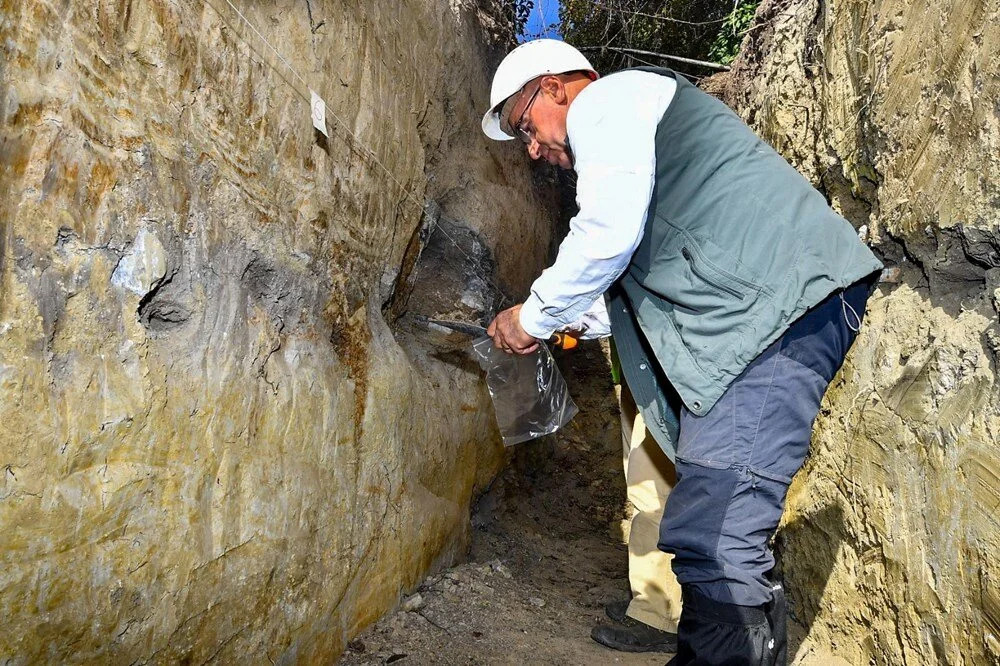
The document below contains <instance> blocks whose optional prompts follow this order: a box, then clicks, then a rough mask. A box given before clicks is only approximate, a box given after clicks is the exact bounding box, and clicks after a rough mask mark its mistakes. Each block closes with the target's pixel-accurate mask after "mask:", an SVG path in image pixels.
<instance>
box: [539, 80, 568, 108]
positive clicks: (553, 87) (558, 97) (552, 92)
mask: <svg viewBox="0 0 1000 666" xmlns="http://www.w3.org/2000/svg"><path fill="white" fill-rule="evenodd" d="M539 85H540V86H541V88H542V92H544V93H545V94H546V95H548V96H549V97H551V98H552V101H553V102H555V103H556V104H563V103H565V102H566V99H567V97H566V84H565V83H563V80H562V79H561V78H559V77H558V76H556V75H554V74H552V75H549V76H546V77H545V78H543V79H542V81H541V83H540V84H539Z"/></svg>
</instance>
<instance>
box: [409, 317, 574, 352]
mask: <svg viewBox="0 0 1000 666" xmlns="http://www.w3.org/2000/svg"><path fill="white" fill-rule="evenodd" d="M414 319H415V320H416V321H418V322H420V323H421V324H423V325H425V326H427V325H429V324H433V325H435V326H442V327H444V328H447V329H449V330H452V331H455V332H456V333H463V334H465V335H468V336H471V337H473V338H481V337H483V336H485V335H488V334H487V333H486V329H485V328H483V327H482V326H479V325H478V324H472V323H469V322H466V321H453V320H451V319H433V318H431V317H425V316H424V315H415V316H414ZM548 343H549V344H550V345H552V346H553V347H558V348H559V349H573V348H574V347H576V346H577V345H578V344H579V343H580V341H579V340H578V339H577V338H574V337H573V336H572V335H570V334H568V333H554V334H553V335H552V337H551V338H549V339H548Z"/></svg>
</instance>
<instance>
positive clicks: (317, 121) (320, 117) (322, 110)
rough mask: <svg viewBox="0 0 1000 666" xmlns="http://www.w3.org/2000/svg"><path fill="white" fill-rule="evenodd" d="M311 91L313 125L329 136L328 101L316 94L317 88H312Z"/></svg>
mask: <svg viewBox="0 0 1000 666" xmlns="http://www.w3.org/2000/svg"><path fill="white" fill-rule="evenodd" d="M309 92H310V93H311V94H312V119H313V127H315V128H316V129H318V130H319V131H320V132H322V133H323V136H325V137H329V136H330V135H329V134H327V131H326V102H324V101H323V98H322V97H320V96H319V95H317V94H316V91H315V90H312V89H310V90H309Z"/></svg>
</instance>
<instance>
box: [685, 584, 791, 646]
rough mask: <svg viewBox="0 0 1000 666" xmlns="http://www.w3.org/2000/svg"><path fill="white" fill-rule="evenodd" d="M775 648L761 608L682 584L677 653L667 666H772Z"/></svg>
mask: <svg viewBox="0 0 1000 666" xmlns="http://www.w3.org/2000/svg"><path fill="white" fill-rule="evenodd" d="M783 599H784V597H782V600H783ZM782 608H783V606H782ZM775 648H777V645H776V642H775V640H774V637H773V635H772V634H771V627H770V624H769V623H768V618H767V615H766V614H765V612H764V607H754V606H739V605H737V604H726V603H722V602H719V601H715V600H713V599H709V598H708V597H706V596H704V595H701V594H699V593H698V592H695V591H694V590H693V589H691V588H690V587H689V586H686V585H685V586H684V588H683V595H682V602H681V621H680V627H679V628H678V630H677V655H676V656H675V657H674V658H673V659H671V660H670V662H669V663H668V665H667V666H723V665H724V666H773V665H774V664H775V663H776V662H775V661H774V659H775V656H776V654H775Z"/></svg>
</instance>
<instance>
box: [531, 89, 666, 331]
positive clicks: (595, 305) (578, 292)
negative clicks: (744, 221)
mask: <svg viewBox="0 0 1000 666" xmlns="http://www.w3.org/2000/svg"><path fill="white" fill-rule="evenodd" d="M676 88H677V84H676V83H675V81H674V80H673V79H672V78H669V77H666V76H661V75H659V74H653V73H651V72H639V71H627V72H621V73H619V74H615V75H614V76H609V77H608V78H604V79H598V80H597V81H594V82H593V83H591V84H590V85H588V86H587V87H586V88H584V89H583V90H582V91H581V92H580V94H579V95H577V97H576V99H574V100H573V103H572V105H571V106H570V108H569V113H568V115H567V117H566V129H567V134H568V141H569V144H570V146H571V147H572V150H573V156H574V163H573V169H574V170H575V171H576V173H577V181H576V193H577V194H576V203H577V205H578V206H579V208H580V212H579V213H577V215H576V216H575V217H574V218H573V219H572V220H570V223H569V227H570V228H569V233H568V234H567V235H566V238H565V239H564V240H563V242H562V244H560V246H559V253H558V255H557V256H556V260H555V263H553V264H552V266H550V267H549V268H547V269H546V270H545V271H543V272H542V274H541V275H540V276H539V277H538V279H537V280H535V282H534V283H533V284H532V285H531V295H530V296H529V297H528V298H527V300H526V301H525V302H524V305H523V306H522V308H521V315H520V320H521V326H522V327H523V328H524V330H525V331H526V332H527V333H528V334H529V335H532V336H534V337H536V338H539V339H541V340H545V339H547V338H548V337H550V336H551V335H552V333H553V332H555V331H558V330H562V329H565V328H573V327H574V325H575V327H576V328H579V327H580V323H581V322H583V323H585V324H586V325H587V327H588V330H587V331H586V333H585V335H584V337H599V336H601V335H607V334H608V333H609V332H610V325H609V324H608V323H607V321H608V320H607V312H606V311H605V310H604V299H603V298H601V296H602V294H604V292H605V291H606V290H607V288H608V287H609V286H611V283H612V282H614V281H615V280H617V279H618V277H619V276H620V275H621V274H622V273H623V272H624V271H625V268H626V267H627V266H628V264H629V261H630V260H631V259H632V254H633V253H634V252H635V249H636V247H638V245H639V241H641V240H642V235H643V232H644V231H645V225H646V212H647V210H648V208H649V199H650V196H651V194H652V192H653V179H654V177H655V169H656V128H657V125H658V124H659V122H660V119H661V118H662V117H663V113H664V112H665V111H666V110H667V107H668V106H669V105H670V101H671V100H672V99H673V96H674V91H675V90H676Z"/></svg>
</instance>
